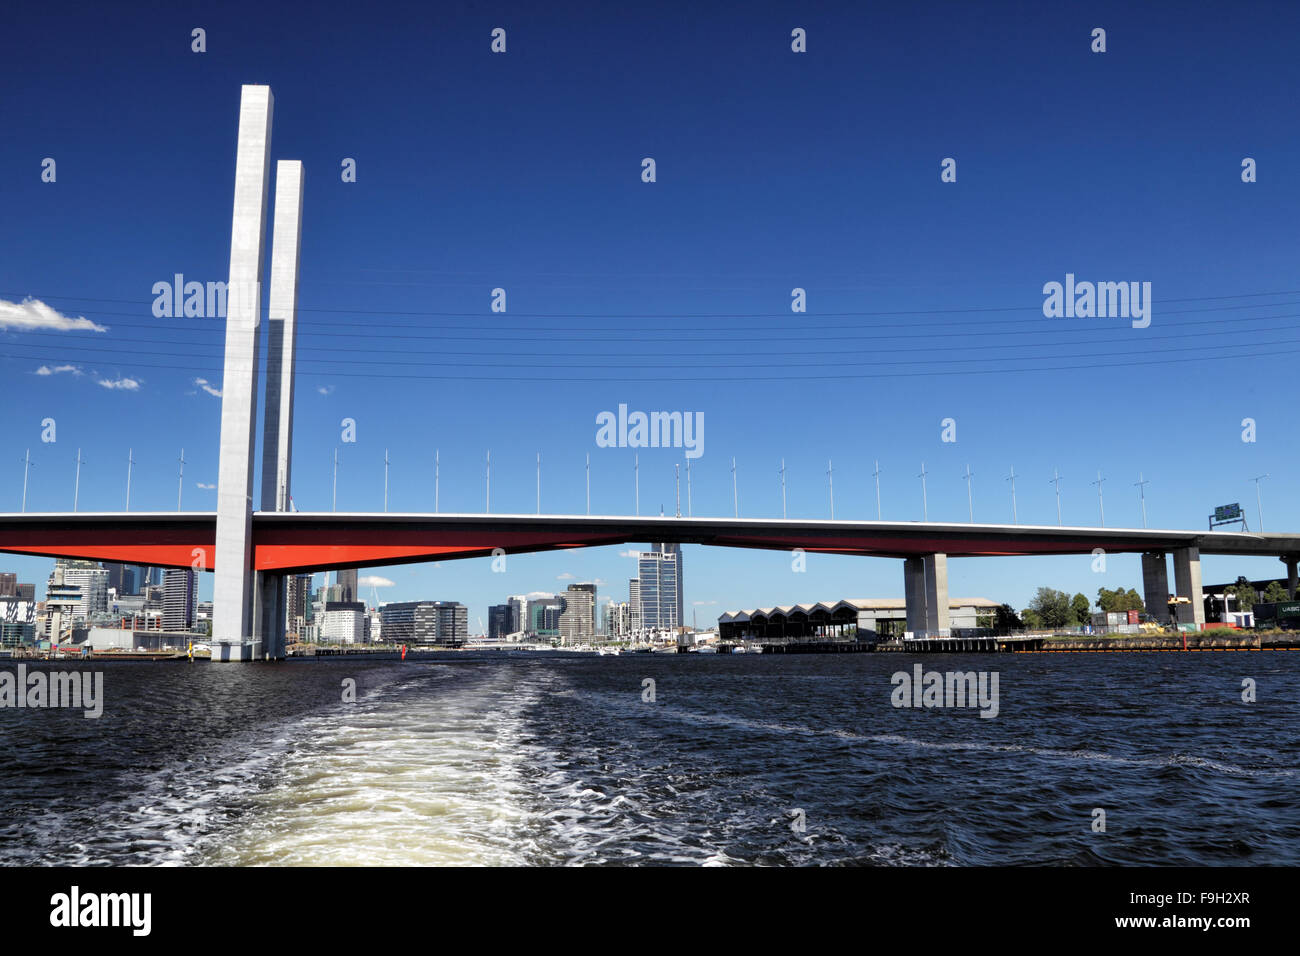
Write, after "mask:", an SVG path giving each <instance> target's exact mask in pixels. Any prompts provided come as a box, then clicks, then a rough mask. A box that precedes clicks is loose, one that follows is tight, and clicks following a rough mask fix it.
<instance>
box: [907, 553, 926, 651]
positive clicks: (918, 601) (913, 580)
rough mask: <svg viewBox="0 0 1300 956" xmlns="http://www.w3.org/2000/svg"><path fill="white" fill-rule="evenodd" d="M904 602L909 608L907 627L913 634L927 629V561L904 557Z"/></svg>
mask: <svg viewBox="0 0 1300 956" xmlns="http://www.w3.org/2000/svg"><path fill="white" fill-rule="evenodd" d="M903 604H904V607H906V609H907V629H908V630H909V631H911V632H912V633H913V634H918V635H919V634H920V633H921V632H922V631H924V630H925V561H924V560H923V559H922V558H904V559H903Z"/></svg>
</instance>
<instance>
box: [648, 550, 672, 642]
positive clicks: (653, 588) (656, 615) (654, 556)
mask: <svg viewBox="0 0 1300 956" xmlns="http://www.w3.org/2000/svg"><path fill="white" fill-rule="evenodd" d="M677 558H678V555H677V554H675V553H672V552H667V553H665V552H662V551H643V552H641V557H640V559H639V561H638V569H639V571H640V573H639V574H638V581H639V588H638V590H639V594H640V602H639V603H640V607H641V613H640V622H639V627H640V628H642V629H644V630H672V629H674V628H677V627H678V626H680V625H681V623H682V622H681V617H680V610H679V607H678V603H677V602H678V595H679V594H680V593H681V591H680V590H679V587H678V574H677Z"/></svg>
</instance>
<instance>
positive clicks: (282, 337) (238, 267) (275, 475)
mask: <svg viewBox="0 0 1300 956" xmlns="http://www.w3.org/2000/svg"><path fill="white" fill-rule="evenodd" d="M274 102H275V101H274V98H273V97H272V96H271V89H270V87H267V86H244V87H243V88H242V91H241V95H240V104H239V139H238V147H237V150H236V154H235V202H234V213H233V216H232V221H231V238H230V281H229V284H228V286H227V297H226V349H225V368H224V377H223V380H222V396H221V448H220V455H221V457H220V466H219V472H218V479H217V529H216V532H217V533H216V555H215V556H214V560H213V565H212V566H213V572H214V577H215V580H214V583H213V623H212V659H213V660H215V661H241V660H257V659H261V658H273V657H282V656H283V655H284V576H283V574H274V575H271V574H267V575H262V574H259V573H258V572H257V571H256V570H255V569H254V566H253V511H252V508H253V466H254V461H253V459H254V454H255V450H256V448H257V422H256V417H255V413H256V410H257V391H258V382H257V379H258V361H259V352H260V334H261V309H262V295H261V290H262V284H261V283H262V268H263V264H264V245H263V244H264V241H265V236H266V208H267V200H268V192H269V174H270V166H271V117H272V113H273V110H274ZM301 233H302V164H301V163H300V162H297V161H282V162H280V163H279V164H278V165H277V169H276V203H275V225H274V240H275V245H274V249H273V250H272V262H271V293H270V305H269V309H268V312H269V316H270V319H271V322H270V327H271V328H270V338H271V344H270V350H269V366H268V371H267V378H268V382H267V400H266V425H267V427H266V435H265V439H264V448H263V453H264V454H263V475H262V479H263V480H262V509H263V510H270V511H276V510H285V509H286V507H287V504H288V497H289V459H290V452H291V449H292V432H293V372H294V347H295V345H296V340H297V331H296V313H297V297H298V258H299V254H298V253H299V244H300V239H301Z"/></svg>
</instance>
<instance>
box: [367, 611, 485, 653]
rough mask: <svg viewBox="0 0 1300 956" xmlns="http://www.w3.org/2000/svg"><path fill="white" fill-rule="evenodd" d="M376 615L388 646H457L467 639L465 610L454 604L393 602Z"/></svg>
mask: <svg viewBox="0 0 1300 956" xmlns="http://www.w3.org/2000/svg"><path fill="white" fill-rule="evenodd" d="M379 616H380V619H381V621H382V624H383V635H384V640H385V641H386V642H388V643H397V644H437V645H440V646H445V647H460V646H461V645H462V644H464V643H465V642H466V641H468V640H469V609H468V608H466V607H465V605H463V604H459V603H457V602H456V601H394V602H390V603H388V604H385V605H384V606H383V607H382V608H381V609H380V614H379Z"/></svg>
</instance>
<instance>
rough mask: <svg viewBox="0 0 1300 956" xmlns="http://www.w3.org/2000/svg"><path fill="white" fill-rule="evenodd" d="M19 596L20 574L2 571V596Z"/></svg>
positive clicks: (0, 594) (0, 580)
mask: <svg viewBox="0 0 1300 956" xmlns="http://www.w3.org/2000/svg"><path fill="white" fill-rule="evenodd" d="M17 596H18V575H17V574H8V573H3V572H0V598H7V597H17Z"/></svg>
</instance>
